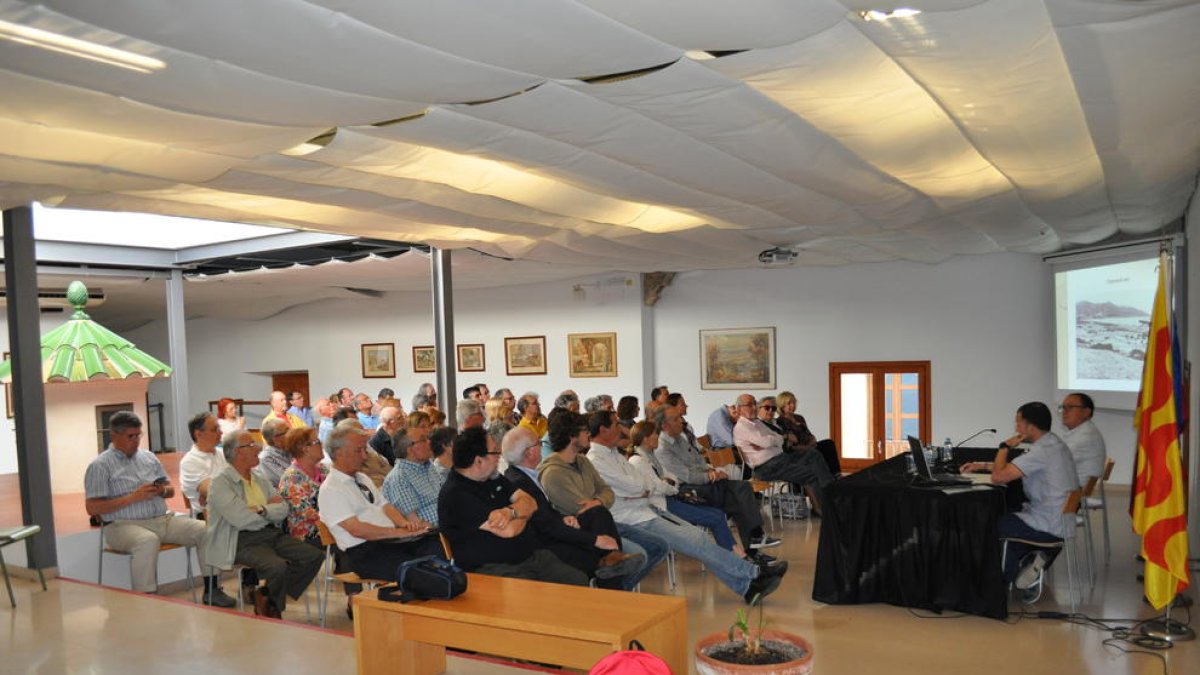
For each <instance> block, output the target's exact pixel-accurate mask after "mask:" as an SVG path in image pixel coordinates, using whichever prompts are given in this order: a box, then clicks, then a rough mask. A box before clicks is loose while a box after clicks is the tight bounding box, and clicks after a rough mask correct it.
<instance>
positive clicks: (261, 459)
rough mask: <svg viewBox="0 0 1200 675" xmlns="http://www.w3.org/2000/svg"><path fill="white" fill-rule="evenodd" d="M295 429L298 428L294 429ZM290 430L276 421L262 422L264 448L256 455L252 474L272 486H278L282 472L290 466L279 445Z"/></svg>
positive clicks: (290, 463) (289, 460) (288, 458)
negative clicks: (257, 475)
mask: <svg viewBox="0 0 1200 675" xmlns="http://www.w3.org/2000/svg"><path fill="white" fill-rule="evenodd" d="M296 428H297V429H298V428H300V427H296ZM289 429H291V427H289V426H288V425H286V424H284V423H283V422H282V421H280V420H278V419H273V420H263V425H262V437H263V443H264V444H265V447H263V449H262V452H260V453H258V466H257V467H256V468H255V469H254V472H255V473H257V474H259V475H260V476H262V477H263V478H265V479H266V480H267V482H268V483H270V484H271V485H272V486H274V485H279V479H280V478H282V477H283V472H284V471H286V470H287V468H288V467H289V466H291V465H292V458H291V457H290V456H289V455H288V454H287V453H286V452H284V450H283V448H281V447H279V444H280V443H282V442H283V437H284V435H286V434H287V432H288V431H289Z"/></svg>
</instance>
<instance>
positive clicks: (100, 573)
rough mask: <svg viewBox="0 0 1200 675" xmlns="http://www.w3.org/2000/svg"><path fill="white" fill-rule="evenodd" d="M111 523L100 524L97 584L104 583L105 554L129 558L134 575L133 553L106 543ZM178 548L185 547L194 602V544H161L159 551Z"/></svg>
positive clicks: (189, 584)
mask: <svg viewBox="0 0 1200 675" xmlns="http://www.w3.org/2000/svg"><path fill="white" fill-rule="evenodd" d="M109 525H110V523H105V522H101V524H100V561H99V564H98V565H97V567H96V584H97V585H99V586H103V585H104V554H105V553H111V554H112V555H123V556H127V557H128V558H129V574H130V576H132V575H133V554H132V553H129V552H128V551H118V550H117V549H115V548H111V547H107V546H105V545H104V528H106V527H108V526H109ZM177 548H182V549H183V554H184V558H185V560H186V561H187V584H188V590H189V591H190V592H191V594H192V602H196V578H195V577H194V576H193V575H192V549H193V548H194V547H193V546H184V545H183V544H159V546H158V552H159V553H160V554H161V553H163V552H164V551H174V550H175V549H177Z"/></svg>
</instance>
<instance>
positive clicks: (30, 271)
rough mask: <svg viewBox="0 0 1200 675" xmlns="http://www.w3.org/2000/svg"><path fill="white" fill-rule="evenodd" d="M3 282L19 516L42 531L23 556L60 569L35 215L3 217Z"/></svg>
mask: <svg viewBox="0 0 1200 675" xmlns="http://www.w3.org/2000/svg"><path fill="white" fill-rule="evenodd" d="M4 282H5V286H6V292H7V295H8V346H9V351H10V352H12V384H13V386H12V397H13V401H12V407H13V415H14V417H13V421H14V422H15V423H16V432H17V434H16V435H17V472H18V479H19V483H20V486H21V516H22V518H23V519H24V521H25V524H31V525H40V526H41V528H42V532H41V534H39V535H38V536H36V537H31V538H30V539H26V540H25V551H26V554H27V555H28V554H32V556H33V559H35V560H36V561H37V564H38V566H39V567H44V568H49V567H58V551H57V547H56V546H55V534H54V502H53V500H52V493H51V492H50V453H49V450H48V447H49V446H48V443H47V438H46V393H45V390H44V389H43V388H42V387H43V384H42V344H41V340H42V335H41V318H42V315H41V311H40V310H39V309H38V301H37V290H38V280H37V258H36V253H35V249H34V239H33V209H31V208H30V207H28V206H19V207H16V208H12V209H8V210H6V211H5V212H4Z"/></svg>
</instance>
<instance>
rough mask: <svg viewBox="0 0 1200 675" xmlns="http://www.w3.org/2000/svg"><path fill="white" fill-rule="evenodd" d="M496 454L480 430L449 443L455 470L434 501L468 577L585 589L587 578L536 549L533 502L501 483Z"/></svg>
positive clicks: (529, 497) (487, 438)
mask: <svg viewBox="0 0 1200 675" xmlns="http://www.w3.org/2000/svg"><path fill="white" fill-rule="evenodd" d="M500 454H501V453H500V449H499V448H497V447H495V445H494V444H493V443H492V441H491V439H490V438H489V437H488V435H487V432H485V431H484V430H483V428H482V427H473V428H471V429H467V430H465V431H463V432H461V433H460V434H459V435H458V438H456V439H455V440H454V450H453V457H454V470H453V471H451V472H450V475H449V476H447V477H446V484H445V485H443V486H442V492H441V495H439V497H438V523H439V527H440V528H441V531H442V534H444V535H445V536H446V539H447V540H448V541H449V542H450V547H451V549H452V550H453V553H454V559H455V562H457V563H458V564H459V566H461V567H462V568H463V569H464V570H467V571H468V572H478V573H480V574H491V575H494V576H501V577H515V578H519V579H533V580H535V581H549V582H552V583H560V584H571V585H574V586H587V585H588V575H587V574H584V573H583V572H581V571H579V570H577V569H575V568H574V567H571V566H570V565H568V564H566V563H564V562H562V561H561V560H559V559H558V556H556V555H554V554H553V553H552V552H550V551H549V550H547V549H544V548H538V540H537V536H536V535H535V534H534V532H533V530H532V529H529V528H528V527H527V525H528V524H529V519H530V517H531V516H532V515H533V513H534V511H535V510H536V509H537V502H536V501H534V499H533V497H531V496H529V495H528V494H526V493H525V492H524V491H522V490H518V489H517V488H515V487H514V486H513V485H512V483H510V482H508V481H507V480H505V479H504V478H502V477H501V476H500V475H499V473H498V471H497V467H498V466H499V464H500Z"/></svg>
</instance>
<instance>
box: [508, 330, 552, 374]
mask: <svg viewBox="0 0 1200 675" xmlns="http://www.w3.org/2000/svg"><path fill="white" fill-rule="evenodd" d="M504 371H505V373H506V374H508V375H545V374H546V336H545V335H532V336H527V337H511V338H504Z"/></svg>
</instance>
